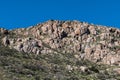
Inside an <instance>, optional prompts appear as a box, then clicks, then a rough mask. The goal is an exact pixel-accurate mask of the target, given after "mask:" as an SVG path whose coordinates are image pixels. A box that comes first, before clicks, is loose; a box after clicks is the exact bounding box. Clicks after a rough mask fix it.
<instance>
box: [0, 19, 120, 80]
mask: <svg viewBox="0 0 120 80" xmlns="http://www.w3.org/2000/svg"><path fill="white" fill-rule="evenodd" d="M0 40H1V45H3V46H2V47H7V48H9V49H13V50H15V51H18V53H24V54H23V55H26V54H32V55H35V56H36V57H37V56H43V55H44V56H47V55H48V56H49V57H46V58H45V59H52V58H53V57H55V55H57V57H59V58H60V59H61V60H64V59H65V58H66V57H67V58H68V60H69V63H66V64H62V65H66V66H65V69H67V70H69V71H71V72H72V70H80V71H81V72H88V73H90V72H91V67H89V66H83V65H82V66H75V62H78V61H79V62H82V61H83V62H84V61H85V60H87V61H90V62H91V63H95V64H96V65H108V66H117V67H119V66H120V30H119V29H117V28H112V27H106V26H101V25H94V24H89V23H86V22H79V21H58V20H49V21H47V22H44V23H40V24H37V25H35V26H31V27H28V28H20V29H14V30H6V29H3V28H1V29H0ZM64 55H65V56H66V57H64ZM50 56H52V57H50ZM71 60H72V61H73V63H74V65H72V63H70V61H71ZM56 63H61V61H60V62H59V61H58V60H56ZM48 64H49V63H48ZM36 65H38V64H36ZM51 65H52V64H51ZM62 65H61V66H62ZM48 66H49V67H50V65H48ZM55 68H56V69H57V68H59V67H58V66H57V67H55ZM95 69H96V68H95ZM107 70H109V69H107ZM94 71H96V72H99V70H98V71H97V70H94ZM113 71H116V72H117V73H119V74H120V69H119V68H115V69H113ZM58 72H59V71H58ZM71 72H69V73H71ZM56 76H57V77H56ZM64 76H65V75H64ZM58 77H59V78H58ZM67 77H68V76H67ZM71 77H72V75H71ZM52 78H54V80H63V76H62V74H60V73H57V74H55V75H54V76H53V77H52ZM105 78H106V77H105ZM66 79H67V78H66ZM66 79H65V80H66ZM97 79H98V78H96V79H95V80H97ZM119 79H120V77H119ZM15 80H19V79H15ZM20 80H26V79H20ZM31 80H34V79H31ZM35 80H39V79H35ZM45 80H49V79H45ZM67 80H94V79H93V78H92V79H87V78H85V77H82V78H81V79H80V78H78V77H76V78H73V79H72V78H71V79H70V76H69V79H67ZM103 80H105V79H103ZM111 80H117V79H111Z"/></svg>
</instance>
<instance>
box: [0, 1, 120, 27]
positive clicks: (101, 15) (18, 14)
mask: <svg viewBox="0 0 120 80" xmlns="http://www.w3.org/2000/svg"><path fill="white" fill-rule="evenodd" d="M50 19H55V20H79V21H85V22H88V23H94V24H100V25H106V26H113V27H117V28H120V0H0V27H4V28H7V29H14V28H20V27H29V26H31V25H35V24H37V23H40V22H45V21H47V20H50Z"/></svg>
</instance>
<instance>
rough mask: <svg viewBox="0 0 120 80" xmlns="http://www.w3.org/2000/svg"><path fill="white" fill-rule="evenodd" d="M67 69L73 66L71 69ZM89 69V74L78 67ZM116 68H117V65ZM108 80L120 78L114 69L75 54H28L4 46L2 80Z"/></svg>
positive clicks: (1, 50) (0, 52)
mask: <svg viewBox="0 0 120 80" xmlns="http://www.w3.org/2000/svg"><path fill="white" fill-rule="evenodd" d="M66 66H71V69H67V68H66ZM80 66H86V67H87V68H88V69H86V71H81V70H80V69H75V68H74V67H80ZM114 67H115V66H114ZM101 79H102V80H105V79H117V80H118V79H120V77H119V75H118V74H115V73H113V72H112V67H110V66H107V65H97V64H95V63H92V62H90V61H87V60H86V61H85V60H83V61H80V60H76V59H75V58H74V57H73V54H68V53H67V54H58V53H53V54H52V55H51V54H47V55H46V54H45V55H44V54H41V55H37V56H36V55H35V54H28V53H20V52H17V51H16V50H13V49H9V48H8V47H3V46H0V80H101Z"/></svg>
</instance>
